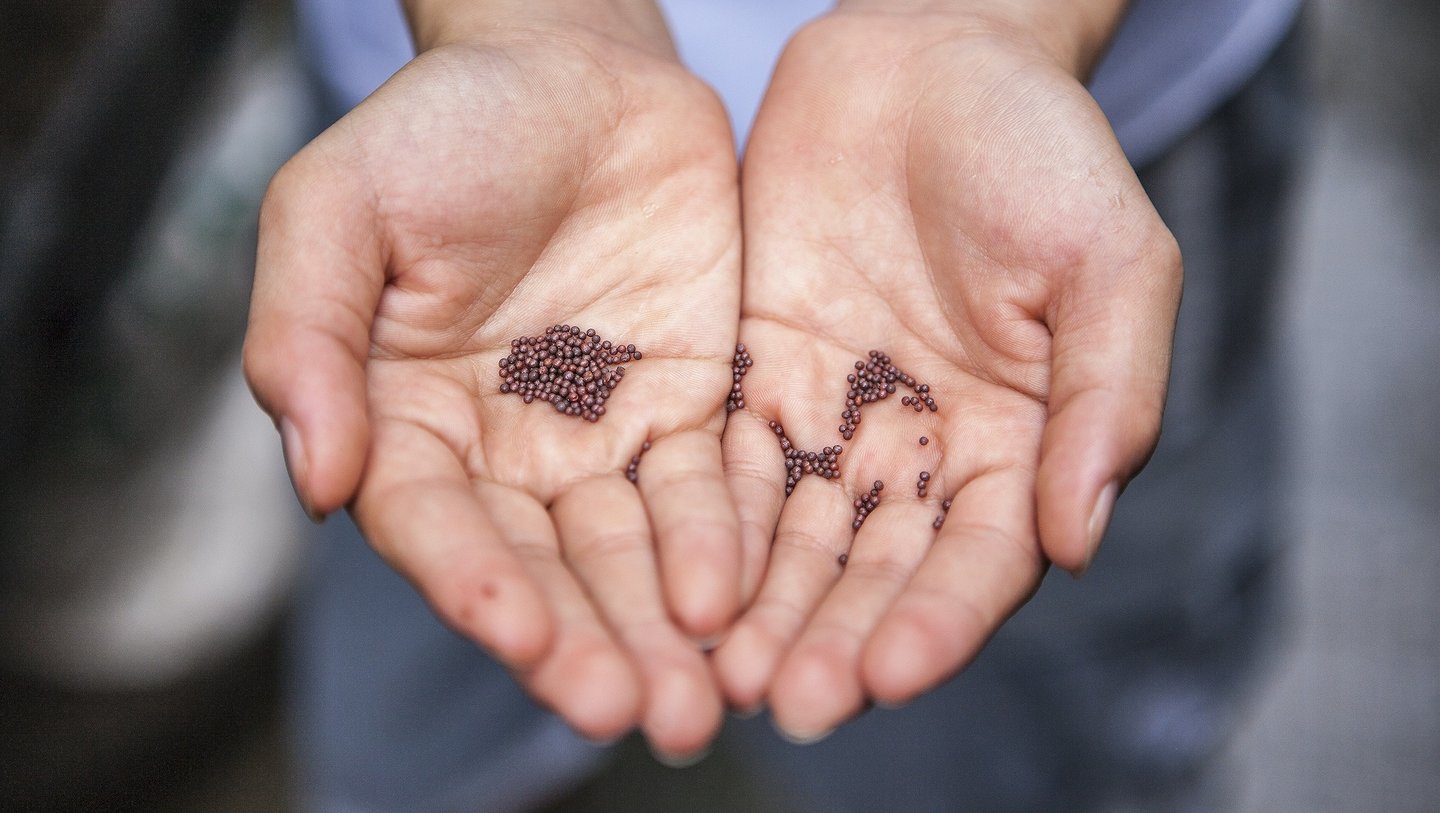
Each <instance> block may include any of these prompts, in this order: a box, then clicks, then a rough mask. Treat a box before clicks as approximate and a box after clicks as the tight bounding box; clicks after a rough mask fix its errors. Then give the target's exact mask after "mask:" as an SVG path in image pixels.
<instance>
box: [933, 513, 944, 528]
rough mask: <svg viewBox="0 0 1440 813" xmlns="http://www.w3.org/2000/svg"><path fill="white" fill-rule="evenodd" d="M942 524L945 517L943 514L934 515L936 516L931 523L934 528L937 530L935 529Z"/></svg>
mask: <svg viewBox="0 0 1440 813" xmlns="http://www.w3.org/2000/svg"><path fill="white" fill-rule="evenodd" d="M944 524H945V517H944V516H943V515H942V516H938V517H936V518H935V522H934V523H932V525H933V526H934V528H935V530H937V531H938V530H940V526H941V525H944Z"/></svg>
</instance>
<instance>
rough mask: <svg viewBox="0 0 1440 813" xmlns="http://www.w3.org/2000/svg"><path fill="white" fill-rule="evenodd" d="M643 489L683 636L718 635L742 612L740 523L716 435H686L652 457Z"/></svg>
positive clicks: (669, 601) (641, 479) (667, 440)
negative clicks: (721, 460)
mask: <svg viewBox="0 0 1440 813" xmlns="http://www.w3.org/2000/svg"><path fill="white" fill-rule="evenodd" d="M637 485H638V486H639V488H640V495H641V497H642V498H643V499H644V501H645V509H646V511H647V512H648V513H649V515H650V523H651V526H652V527H653V528H654V530H655V546H656V551H657V554H658V556H659V559H660V583H661V585H662V587H663V590H664V594H665V599H666V605H667V606H668V607H669V608H670V613H671V615H672V616H673V617H674V618H675V620H676V621H677V622H678V623H679V625H680V627H681V629H682V630H684V631H685V632H686V633H688V634H689V635H692V636H694V637H696V638H700V639H703V638H709V637H712V636H714V635H716V634H718V633H719V632H720V631H721V630H723V629H724V628H725V627H726V626H727V625H728V624H729V623H730V622H731V620H733V619H734V617H735V613H736V612H737V611H738V610H739V607H740V520H739V519H738V518H737V517H736V516H735V506H734V504H733V503H732V502H731V501H730V492H729V490H727V489H726V488H725V480H724V473H723V467H722V465H721V463H720V444H719V443H718V442H717V441H716V438H715V436H714V435H713V434H711V433H708V432H699V431H686V432H679V433H677V434H674V435H670V436H668V437H664V438H661V439H660V440H658V441H656V442H655V444H654V447H653V448H652V449H650V451H649V452H647V453H646V454H645V458H644V465H643V466H642V467H641V468H640V470H639V475H638V481H637Z"/></svg>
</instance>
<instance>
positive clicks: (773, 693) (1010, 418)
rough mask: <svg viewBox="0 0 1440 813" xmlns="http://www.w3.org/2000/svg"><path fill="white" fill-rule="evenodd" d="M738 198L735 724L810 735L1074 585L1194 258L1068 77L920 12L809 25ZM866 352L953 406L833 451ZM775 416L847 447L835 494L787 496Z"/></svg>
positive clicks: (869, 428)
mask: <svg viewBox="0 0 1440 813" xmlns="http://www.w3.org/2000/svg"><path fill="white" fill-rule="evenodd" d="M743 188H744V213H745V216H744V221H745V230H746V257H745V267H746V276H745V287H744V301H743V307H742V321H741V339H742V340H743V341H744V342H745V343H746V344H747V346H748V348H749V351H750V353H751V354H752V356H753V358H754V367H753V369H752V371H751V373H750V374H749V376H748V377H747V378H746V380H745V385H746V401H747V410H746V411H744V412H737V413H736V414H735V415H734V416H732V418H731V420H730V424H729V427H728V428H727V434H726V439H725V451H726V466H727V473H728V476H729V480H730V483H731V487H732V491H733V493H734V494H735V496H736V500H737V502H738V505H739V511H740V515H741V518H742V524H743V527H744V529H745V535H744V538H745V548H746V553H747V556H746V570H745V577H744V579H743V581H744V583H745V584H746V586H747V588H748V589H752V590H756V591H758V592H757V596H756V599H755V601H754V604H753V606H752V607H751V608H750V609H749V610H748V612H747V614H746V615H745V616H744V617H742V618H741V620H740V621H739V622H738V623H737V625H736V627H735V629H734V630H733V632H732V633H731V634H730V636H729V637H728V638H727V640H726V641H725V642H724V644H723V645H722V646H721V647H720V649H719V650H718V651H717V652H716V655H715V658H716V663H717V668H718V671H719V674H720V677H721V681H722V684H723V686H724V689H725V691H726V694H727V696H728V698H729V700H730V702H731V703H733V704H736V705H739V706H742V707H748V706H754V705H757V704H759V703H760V702H762V701H764V700H768V701H769V703H770V705H771V707H772V709H773V711H774V714H775V717H776V721H777V723H778V724H779V725H780V727H781V728H782V730H785V731H787V732H789V733H790V734H792V735H794V736H796V737H797V738H811V737H815V736H819V735H822V734H823V733H825V732H827V731H828V730H830V729H831V728H833V727H834V726H835V725H836V724H838V723H839V722H841V721H842V720H844V719H845V718H846V717H849V716H851V715H853V714H856V713H858V712H859V711H860V710H861V709H862V708H864V706H865V704H866V703H867V702H868V701H869V700H871V699H876V700H880V701H884V702H904V701H906V700H908V699H910V698H912V697H914V696H915V695H916V694H918V693H920V692H922V691H924V690H925V689H928V688H930V687H931V686H933V685H935V684H936V683H938V682H939V681H940V680H942V679H944V678H945V677H947V676H949V675H950V674H953V673H954V672H955V671H956V670H957V669H959V668H960V667H962V666H963V665H964V664H965V663H966V662H968V660H969V659H970V658H971V657H973V656H974V654H975V652H976V651H977V650H978V649H979V647H980V646H981V645H982V644H983V643H984V641H985V640H986V639H987V638H988V637H989V636H990V634H992V633H993V632H994V630H995V629H996V628H997V627H998V626H999V625H1000V624H1001V623H1002V622H1003V621H1004V620H1005V618H1006V617H1008V615H1009V614H1010V613H1012V612H1013V611H1014V610H1015V609H1016V608H1017V607H1018V606H1019V605H1020V604H1021V603H1022V602H1023V601H1024V600H1025V599H1026V598H1027V597H1028V596H1029V595H1031V594H1032V593H1033V591H1034V589H1035V588H1036V587H1037V585H1038V583H1039V580H1040V578H1041V576H1042V575H1043V573H1044V571H1045V568H1046V566H1047V564H1048V562H1050V561H1055V562H1057V563H1059V564H1061V565H1062V566H1064V567H1066V568H1069V569H1072V570H1082V569H1083V568H1084V567H1085V565H1086V564H1087V563H1088V560H1089V557H1090V556H1091V555H1092V554H1093V545H1094V542H1095V541H1098V535H1099V533H1100V532H1101V531H1103V526H1104V524H1105V521H1106V518H1107V517H1108V512H1109V506H1110V503H1111V502H1112V501H1113V499H1114V496H1115V493H1116V491H1117V489H1118V488H1119V487H1120V486H1121V485H1123V482H1124V480H1125V479H1128V477H1129V476H1130V475H1132V474H1133V473H1134V472H1135V471H1136V470H1138V468H1139V467H1140V466H1141V465H1142V464H1143V462H1144V460H1145V459H1146V457H1147V455H1148V454H1149V451H1150V449H1151V448H1152V447H1153V444H1154V442H1155V439H1156V437H1157V434H1158V431H1159V420H1160V410H1161V405H1162V403H1163V399H1164V392H1165V381H1166V376H1167V372H1168V360H1169V346H1170V335H1171V331H1172V329H1173V322H1174V316H1175V309H1176V306H1177V304H1178V294H1179V259H1178V255H1177V254H1176V252H1175V249H1174V244H1173V241H1172V240H1171V239H1170V237H1169V234H1168V232H1167V231H1166V230H1165V228H1164V226H1163V224H1161V222H1160V220H1159V218H1158V216H1156V214H1155V212H1154V211H1153V209H1152V208H1151V207H1150V205H1149V202H1148V200H1147V199H1146V197H1145V195H1144V192H1143V191H1142V190H1141V189H1140V186H1139V184H1138V181H1137V180H1136V178H1135V176H1134V174H1133V173H1132V172H1131V170H1130V168H1129V165H1128V164H1127V163H1126V161H1125V159H1124V156H1123V155H1122V154H1121V152H1120V149H1119V147H1118V145H1117V144H1116V143H1115V140H1114V136H1113V135H1112V134H1111V133H1110V131H1109V128H1108V126H1107V125H1106V123H1105V120H1104V118H1103V116H1102V115H1101V113H1100V112H1099V110H1098V109H1097V108H1096V107H1095V105H1094V103H1093V101H1091V99H1090V97H1089V96H1088V94H1086V92H1085V91H1084V89H1083V87H1082V86H1081V85H1080V84H1079V83H1078V82H1077V81H1076V80H1075V79H1074V78H1073V77H1072V76H1070V75H1068V74H1067V73H1066V72H1064V71H1062V70H1060V69H1059V68H1057V67H1055V66H1054V64H1053V63H1051V62H1047V61H1046V60H1045V59H1044V58H1043V57H1042V56H1041V55H1040V54H1038V53H1037V52H1036V51H1034V50H1032V49H1029V48H1026V47H1021V46H1018V45H1017V44H1016V43H1014V42H1011V41H1009V40H1007V39H1006V38H1005V37H1002V36H999V35H995V34H989V33H978V32H975V31H973V30H964V31H960V30H947V29H946V28H945V26H944V25H942V24H940V23H938V22H937V21H935V20H929V19H920V20H909V19H905V18H901V17H897V16H887V15H863V14H844V13H836V14H833V15H831V16H830V17H828V18H825V19H823V20H822V21H820V22H818V23H815V24H812V25H811V26H810V27H809V28H807V29H806V30H805V31H803V32H802V33H801V34H800V35H799V36H798V37H797V38H796V39H795V41H794V42H792V43H791V45H790V46H789V47H788V48H787V51H786V53H785V55H784V57H783V58H782V60H781V64H780V66H779V68H778V69H777V73H776V76H775V79H774V81H773V83H772V85H771V88H770V91H769V93H768V95H767V97H766V100H765V103H764V105H763V107H762V109H761V112H760V115H759V118H758V119H757V122H756V125H755V130H754V133H753V135H752V138H751V142H750V146H749V149H748V151H747V154H746V159H745V169H744V176H743ZM871 349H878V350H881V351H883V352H885V353H887V354H889V356H890V357H891V358H892V359H893V361H894V363H895V364H896V365H897V366H898V367H899V368H901V369H902V370H904V371H905V372H906V373H908V374H909V375H911V376H913V377H914V378H915V379H916V380H917V382H924V383H928V384H929V386H930V395H931V396H932V397H933V398H934V400H935V401H936V406H937V409H936V410H934V411H932V410H930V409H924V410H923V411H921V412H918V413H917V412H916V411H914V410H913V409H911V408H909V407H907V406H904V405H902V404H901V403H900V400H901V397H902V395H904V394H907V393H908V390H907V388H906V387H904V386H901V387H899V388H898V391H897V392H896V394H894V395H892V396H890V397H889V398H888V399H886V400H882V401H876V402H874V403H868V404H864V405H862V407H861V415H862V422H861V423H860V424H859V426H858V427H856V431H855V432H854V437H853V439H852V440H851V441H849V442H844V441H842V438H841V437H840V434H839V426H840V424H841V422H842V411H843V410H844V409H845V408H846V406H847V405H846V392H847V389H848V384H847V382H846V375H847V373H852V372H854V368H853V363H854V362H855V361H857V360H861V359H866V358H867V353H868V351H869V350H871ZM770 420H776V421H779V422H780V423H781V424H782V425H783V426H784V429H785V431H786V434H787V435H788V437H789V438H790V440H791V441H792V442H793V443H794V444H795V445H797V446H799V447H802V448H805V449H810V450H818V449H821V448H822V447H825V446H830V445H833V444H836V443H842V445H843V446H844V451H843V453H842V454H841V456H840V464H839V469H840V471H841V476H840V477H839V478H837V479H834V480H825V479H822V478H819V477H805V478H802V479H801V481H800V482H799V484H798V485H797V486H796V487H795V489H794V493H793V494H792V495H791V496H789V497H788V499H787V498H786V497H785V495H784V490H783V485H784V479H785V469H784V466H783V462H782V459H781V452H780V448H779V446H778V444H777V443H776V437H775V435H774V434H773V432H772V431H771V430H770V428H769V426H768V422H769V421H770ZM922 437H924V438H925V439H926V443H925V445H922V444H921V440H920V438H922ZM922 471H924V472H928V478H929V479H928V490H927V496H925V497H924V498H921V497H919V496H918V493H917V482H918V481H919V479H920V473H921V472H922ZM876 480H880V481H883V482H884V489H883V491H881V492H880V497H881V499H880V504H879V506H878V508H876V509H875V510H874V511H873V512H872V513H870V515H869V516H868V517H866V519H865V521H864V523H863V525H862V526H861V527H860V528H859V530H858V531H857V530H854V528H853V520H854V519H855V516H856V509H855V500H856V499H857V498H859V497H862V496H863V495H865V494H866V493H868V492H869V490H870V488H871V487H872V484H873V482H874V481H876ZM947 500H949V501H953V502H952V504H950V506H949V510H948V512H947V511H946V510H945V507H944V506H945V501H947ZM937 521H939V522H940V523H941V525H940V527H939V528H938V530H937V529H936V527H935V526H936V523H937ZM772 533H773V539H774V544H773V548H771V547H770V541H771V537H772ZM767 549H769V552H768V563H767V555H766V550H767ZM841 554H845V556H846V558H847V560H848V561H846V562H845V563H844V564H842V563H841V562H840V561H839V557H840V555H841ZM762 570H763V572H764V576H763V582H762V581H761V579H760V573H761V571H762ZM757 583H758V587H757V586H756V585H757Z"/></svg>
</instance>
